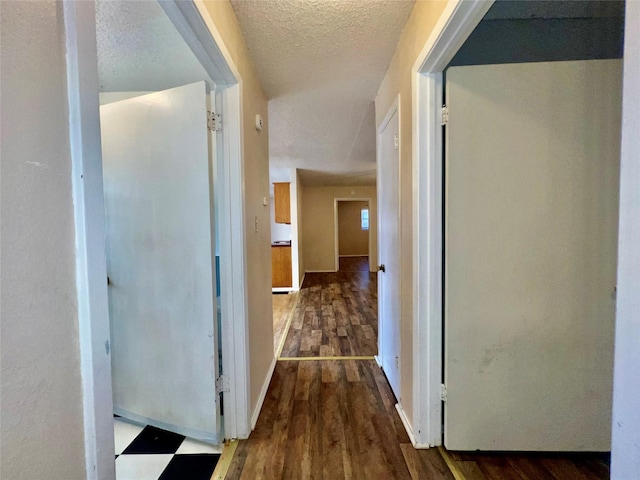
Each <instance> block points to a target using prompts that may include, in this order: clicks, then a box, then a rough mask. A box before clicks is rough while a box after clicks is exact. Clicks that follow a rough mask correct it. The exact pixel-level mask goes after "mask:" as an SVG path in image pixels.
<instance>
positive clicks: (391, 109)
mask: <svg viewBox="0 0 640 480" xmlns="http://www.w3.org/2000/svg"><path fill="white" fill-rule="evenodd" d="M400 105H401V103H400V94H398V96H397V97H396V98H395V100H394V101H393V103H392V104H391V106H390V107H389V110H388V111H387V114H386V115H385V116H384V119H383V120H382V122H381V123H380V125H379V126H378V131H377V132H376V178H377V179H378V180H377V181H378V185H380V183H381V182H382V175H381V172H380V148H381V146H380V145H381V138H382V132H383V131H384V129H385V128H386V127H387V125H388V124H389V122H390V121H391V118H393V115H394V114H395V113H396V112H397V114H398V227H397V228H398V232H401V231H402V216H401V215H400V208H401V206H402V188H401V182H402V168H401V165H402V122H401V118H402V117H401V112H400ZM380 190H381V189H380V188H377V189H376V195H377V197H378V198H377V200H378V201H377V206H378V208H377V214H378V215H377V216H378V232H377V233H378V262H379V263H380V264H383V263H384V261H383V260H384V259H383V258H382V257H381V256H380V251H381V249H382V244H383V242H382V238H381V236H380V232H381V231H382V229H381V228H380V225H382V218H381V216H380V210H381V209H380V204H381V203H382V202H381V201H380ZM398 288H399V289H401V287H400V286H398ZM383 301H384V299H383V298H382V295H380V282H378V355H377V356H376V361H377V362H378V364H379V365H380V368H383V366H382V363H383V359H384V356H385V351H384V349H383V348H382V336H383V332H384V319H383V317H382V315H381V313H382V311H383V306H382V302H383ZM399 334H400V352H398V353H399V354H398V364H399V368H398V370H399V378H398V384H399V385H398V390H399V391H398V397H399V398H398V403H401V402H402V398H400V392H402V330H400V332H399ZM383 369H384V368H383ZM414 381H415V379H414ZM394 393H395V392H394Z"/></svg>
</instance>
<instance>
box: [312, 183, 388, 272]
mask: <svg viewBox="0 0 640 480" xmlns="http://www.w3.org/2000/svg"><path fill="white" fill-rule="evenodd" d="M336 198H371V205H370V208H369V218H370V219H371V225H370V228H371V234H372V240H371V255H370V256H369V269H370V270H371V271H372V272H373V271H375V266H376V262H377V258H378V254H377V252H378V241H377V238H378V237H377V235H378V234H377V225H378V224H377V210H376V205H377V200H376V188H375V187H305V188H304V191H303V194H302V244H303V249H304V267H305V269H306V271H307V272H313V271H331V272H332V271H335V255H336V251H335V248H336V247H335V225H334V200H335V199H336Z"/></svg>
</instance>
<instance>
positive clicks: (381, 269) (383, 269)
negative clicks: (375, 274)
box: [378, 263, 386, 273]
mask: <svg viewBox="0 0 640 480" xmlns="http://www.w3.org/2000/svg"><path fill="white" fill-rule="evenodd" d="M378 271H379V272H382V273H384V272H386V270H385V268H384V263H383V264H382V265H378Z"/></svg>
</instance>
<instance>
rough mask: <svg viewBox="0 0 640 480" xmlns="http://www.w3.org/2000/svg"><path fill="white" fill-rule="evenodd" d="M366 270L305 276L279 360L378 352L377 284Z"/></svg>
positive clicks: (365, 354)
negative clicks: (281, 358)
mask: <svg viewBox="0 0 640 480" xmlns="http://www.w3.org/2000/svg"><path fill="white" fill-rule="evenodd" d="M377 280H378V279H377V275H376V274H375V273H369V272H368V271H365V272H362V271H354V272H342V271H339V272H335V273H307V274H306V276H305V280H304V284H303V286H302V289H301V290H300V292H299V297H298V303H297V305H296V307H295V308H296V312H295V314H294V317H293V320H292V322H291V327H290V328H289V332H288V334H287V339H286V340H285V344H284V348H283V349H282V356H283V357H332V356H373V355H376V354H377V353H378V282H377Z"/></svg>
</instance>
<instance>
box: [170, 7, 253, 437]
mask: <svg viewBox="0 0 640 480" xmlns="http://www.w3.org/2000/svg"><path fill="white" fill-rule="evenodd" d="M163 1H167V0H163ZM171 1H174V2H176V3H177V4H178V5H179V6H180V9H181V10H184V9H186V8H189V9H195V10H197V13H198V15H199V17H200V18H201V20H202V22H203V23H204V25H205V27H206V28H201V25H200V23H199V21H197V20H191V23H192V24H194V25H196V27H195V30H194V31H195V33H196V36H197V38H198V41H199V42H200V43H202V44H204V45H207V46H208V48H207V53H208V55H209V56H211V57H212V58H213V60H212V61H213V62H214V63H215V64H216V65H217V66H219V65H221V63H222V64H226V65H227V67H228V69H229V71H230V72H231V74H232V76H233V78H232V79H231V82H230V83H232V85H230V86H228V87H227V88H224V89H223V90H222V112H223V114H224V117H223V118H224V120H223V124H224V127H223V129H222V133H223V135H222V137H223V141H222V143H223V145H224V154H223V162H224V163H223V165H222V168H223V173H224V176H223V177H222V178H224V179H225V181H226V184H225V186H224V187H223V188H224V189H225V192H224V194H223V195H222V197H223V201H222V202H221V203H222V205H221V206H220V209H219V215H220V221H219V225H220V228H221V234H220V242H221V257H222V256H223V255H224V256H225V257H226V259H228V261H226V262H225V261H224V259H223V258H221V262H220V264H221V267H220V282H221V283H222V284H223V285H227V286H228V287H227V288H221V289H220V294H221V296H222V297H223V298H222V305H221V308H222V317H223V325H222V327H223V328H222V335H223V337H224V338H223V340H224V341H223V342H222V345H223V347H222V360H223V370H224V372H225V373H226V374H227V375H228V378H229V383H230V391H229V392H228V393H227V394H226V395H225V396H224V413H225V415H224V417H225V418H224V429H225V438H227V439H234V438H247V437H248V436H249V434H250V433H251V423H250V402H249V381H250V379H249V326H248V317H247V312H248V299H247V291H248V288H247V266H246V232H245V222H244V220H245V211H244V141H243V140H244V127H243V122H242V112H243V106H242V103H243V98H242V85H243V81H242V77H241V75H240V73H239V71H238V69H237V67H236V65H235V62H234V61H233V58H232V57H231V54H230V53H229V50H228V49H227V47H226V45H225V43H224V41H223V39H222V36H221V35H220V32H218V29H217V28H216V26H215V23H214V22H213V19H212V18H211V15H210V14H209V11H208V10H207V7H206V6H205V3H204V1H203V0H193V2H181V1H179V0H171ZM190 18H191V17H190ZM174 24H175V21H174ZM211 40H213V46H212V44H211ZM185 41H187V43H189V38H185ZM190 47H192V49H194V48H195V47H193V46H191V45H190ZM214 47H215V48H214ZM216 52H219V54H220V55H222V59H219V58H217V57H216ZM207 65H208V64H203V66H204V67H205V68H206V67H207ZM207 73H209V75H212V72H209V71H207ZM212 78H214V79H215V77H212ZM236 82H237V83H236ZM219 83H223V82H217V84H218V88H220V85H219ZM223 232H224V235H222V233H223ZM223 252H227V255H225V254H224V253H223ZM225 327H226V328H225Z"/></svg>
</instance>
